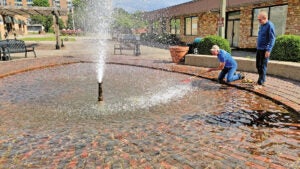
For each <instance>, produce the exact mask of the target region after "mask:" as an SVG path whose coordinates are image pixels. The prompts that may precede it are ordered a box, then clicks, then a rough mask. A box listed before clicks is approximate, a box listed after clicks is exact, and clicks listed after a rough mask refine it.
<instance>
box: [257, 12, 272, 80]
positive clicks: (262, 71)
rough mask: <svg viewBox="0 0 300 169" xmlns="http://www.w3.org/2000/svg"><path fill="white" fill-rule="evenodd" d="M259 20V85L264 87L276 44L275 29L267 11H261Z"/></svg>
mask: <svg viewBox="0 0 300 169" xmlns="http://www.w3.org/2000/svg"><path fill="white" fill-rule="evenodd" d="M257 19H258V22H259V24H260V27H259V31H258V37H257V52H256V68H257V71H258V75H259V77H258V80H257V84H258V85H264V83H265V81H266V74H267V65H268V61H269V57H270V53H271V51H272V48H273V46H274V44H275V38H276V37H275V27H274V25H273V23H272V22H271V21H268V14H267V13H266V12H265V11H261V12H260V13H259V14H258V17H257Z"/></svg>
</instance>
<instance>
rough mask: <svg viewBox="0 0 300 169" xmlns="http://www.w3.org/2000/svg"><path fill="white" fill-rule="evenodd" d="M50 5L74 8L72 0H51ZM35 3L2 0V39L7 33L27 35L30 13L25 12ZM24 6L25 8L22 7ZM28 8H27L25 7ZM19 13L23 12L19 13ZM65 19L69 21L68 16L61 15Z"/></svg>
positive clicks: (0, 14)
mask: <svg viewBox="0 0 300 169" xmlns="http://www.w3.org/2000/svg"><path fill="white" fill-rule="evenodd" d="M49 4H50V7H56V8H59V9H68V11H69V10H70V9H71V8H72V0H49ZM32 5H33V0H0V7H1V8H0V39H4V38H5V35H7V34H16V35H26V34H28V31H27V25H28V24H29V22H28V19H29V18H30V15H29V14H28V15H27V14H26V13H24V12H23V11H26V10H27V9H29V8H30V7H32ZM22 7H24V9H22ZM14 8H15V9H20V11H17V12H12V13H10V12H7V11H4V9H12V10H13V9H14ZM25 8H26V9H25ZM18 13H22V15H21V14H19V15H18ZM61 19H62V20H63V21H65V22H66V21H67V16H61Z"/></svg>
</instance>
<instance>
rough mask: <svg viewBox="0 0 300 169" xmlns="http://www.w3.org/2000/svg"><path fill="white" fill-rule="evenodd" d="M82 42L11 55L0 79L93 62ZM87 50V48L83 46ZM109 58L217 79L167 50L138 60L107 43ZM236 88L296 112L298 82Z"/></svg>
mask: <svg viewBox="0 0 300 169" xmlns="http://www.w3.org/2000/svg"><path fill="white" fill-rule="evenodd" d="M86 40H87V39H84V38H81V39H78V41H77V42H65V47H64V48H62V49H61V50H55V42H40V43H39V45H38V46H37V48H36V52H37V55H38V58H37V59H34V58H30V57H29V58H27V59H24V58H23V54H21V56H20V55H13V60H12V61H8V62H7V61H5V62H0V64H1V66H0V77H3V76H6V75H10V74H14V73H17V72H22V71H28V70H32V69H37V68H42V67H45V66H54V65H56V64H68V63H73V62H80V61H93V58H92V57H89V56H90V55H92V54H93V52H94V51H93V50H86V49H85V48H83V46H85V45H86ZM87 47H89V46H87ZM108 48H109V49H111V50H109V51H108V55H109V57H108V58H107V60H106V62H108V63H117V64H128V65H135V66H142V67H150V68H154V69H162V70H166V71H176V72H181V73H185V74H190V75H192V76H199V77H202V78H207V79H212V80H214V79H215V78H216V77H217V74H216V72H212V73H205V70H206V68H204V67H194V66H188V65H183V64H174V63H172V62H171V57H170V54H169V51H168V50H165V49H158V48H152V47H146V46H142V48H141V51H142V55H141V56H138V57H136V56H132V51H125V52H124V55H113V43H112V42H108ZM245 74H246V79H251V80H252V81H256V79H257V74H255V73H247V72H246V73H245ZM229 85H231V86H235V87H237V88H240V89H243V90H247V91H250V92H254V93H256V94H258V95H260V96H263V97H266V98H268V99H271V100H273V101H274V102H276V103H278V104H282V105H285V106H287V107H288V108H289V109H290V110H293V111H296V112H300V82H299V81H294V80H290V79H285V78H279V77H274V76H267V82H266V86H265V87H262V88H260V89H257V88H255V87H253V85H252V84H251V83H241V81H237V82H233V83H231V84H229Z"/></svg>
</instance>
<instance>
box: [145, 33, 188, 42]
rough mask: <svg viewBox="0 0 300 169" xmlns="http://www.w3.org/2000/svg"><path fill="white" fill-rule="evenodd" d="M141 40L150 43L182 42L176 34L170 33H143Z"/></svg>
mask: <svg viewBox="0 0 300 169" xmlns="http://www.w3.org/2000/svg"><path fill="white" fill-rule="evenodd" d="M141 39H142V40H143V41H147V42H152V43H160V44H165V45H182V44H183V43H182V42H181V41H180V39H179V38H178V37H177V36H176V35H172V34H166V33H164V34H153V33H150V34H145V35H143V36H141Z"/></svg>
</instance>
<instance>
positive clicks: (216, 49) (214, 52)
mask: <svg viewBox="0 0 300 169" xmlns="http://www.w3.org/2000/svg"><path fill="white" fill-rule="evenodd" d="M219 50H220V48H219V46H218V45H213V46H212V47H211V49H210V52H211V54H212V55H218V54H219Z"/></svg>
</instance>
